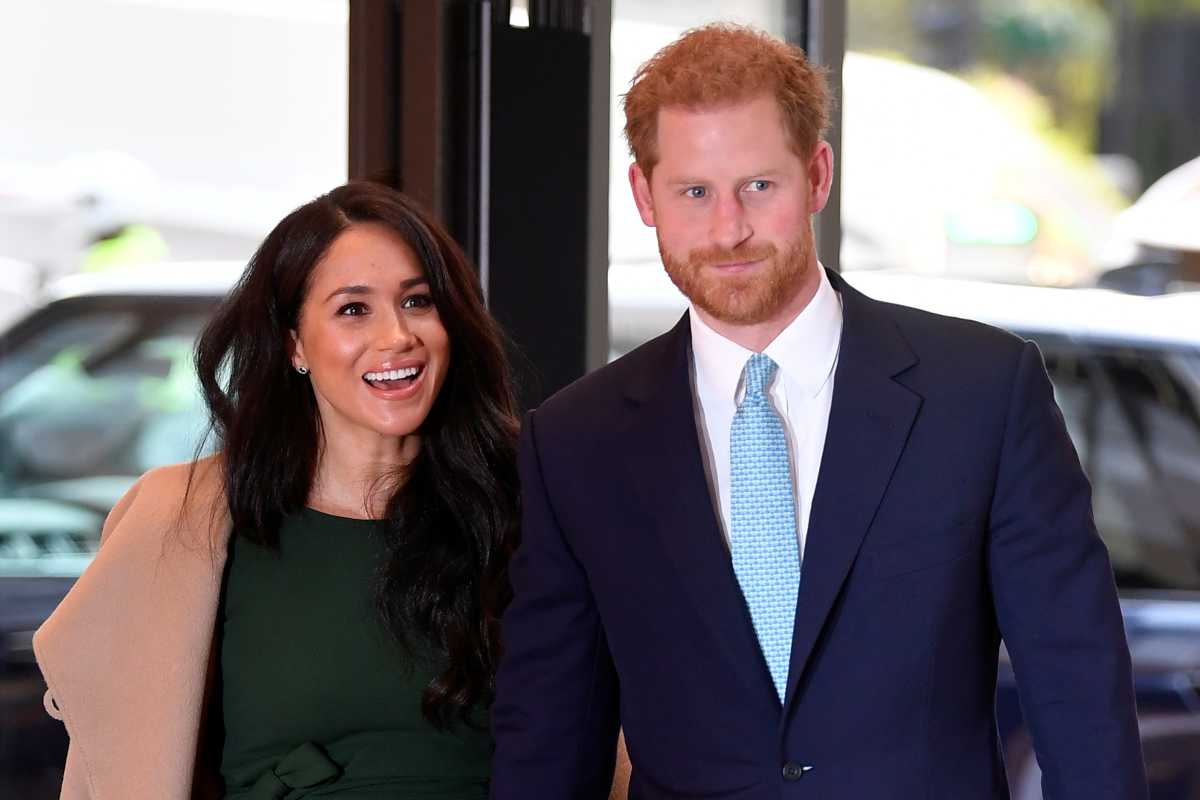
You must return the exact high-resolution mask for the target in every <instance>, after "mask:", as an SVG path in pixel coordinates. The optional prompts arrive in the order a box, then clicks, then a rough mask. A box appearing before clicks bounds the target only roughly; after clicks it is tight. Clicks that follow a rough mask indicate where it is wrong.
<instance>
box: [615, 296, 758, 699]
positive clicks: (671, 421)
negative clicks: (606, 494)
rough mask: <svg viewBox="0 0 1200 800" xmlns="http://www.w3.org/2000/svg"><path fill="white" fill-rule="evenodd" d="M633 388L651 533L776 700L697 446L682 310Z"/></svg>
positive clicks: (743, 669) (635, 435)
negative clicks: (652, 531) (680, 316)
mask: <svg viewBox="0 0 1200 800" xmlns="http://www.w3.org/2000/svg"><path fill="white" fill-rule="evenodd" d="M651 346H658V347H659V352H657V353H654V354H653V356H652V358H651V363H650V364H649V365H648V368H647V369H645V370H644V371H643V372H642V373H641V374H640V376H639V377H640V380H639V382H638V383H636V385H634V386H633V387H631V391H630V392H629V402H630V404H631V406H632V407H631V410H630V413H631V423H630V427H629V430H628V436H629V442H630V452H631V453H636V454H638V455H637V457H635V458H631V459H629V460H627V461H626V465H627V467H628V470H629V473H630V477H631V478H632V481H633V485H634V486H635V487H636V492H637V494H638V496H639V498H640V500H641V504H642V507H643V508H644V509H645V510H646V512H647V513H648V514H649V515H650V516H651V517H652V518H653V519H654V521H655V524H654V533H655V535H657V536H658V537H659V538H660V540H661V542H662V546H663V549H664V550H665V551H666V553H667V556H668V558H669V559H670V560H671V562H672V564H673V565H674V567H675V569H676V571H677V572H678V575H679V579H680V581H681V582H682V583H683V585H684V586H685V587H686V591H687V595H688V600H689V601H690V603H691V604H692V605H693V606H694V607H695V609H696V612H697V614H698V615H699V616H700V618H701V619H702V620H703V621H704V624H705V625H706V626H707V627H708V629H709V631H710V632H711V633H712V635H713V638H714V641H713V648H714V650H715V651H716V652H721V653H724V654H725V656H726V657H727V658H728V659H729V660H730V662H731V665H732V666H733V668H734V670H735V671H736V672H737V673H738V674H739V675H740V676H741V678H742V680H743V681H744V682H745V684H746V686H747V688H749V689H750V690H751V691H752V692H755V693H761V694H762V695H763V696H764V697H765V698H767V699H769V700H770V701H771V702H773V703H776V704H778V700H777V699H776V697H775V690H774V688H773V687H772V685H771V679H770V673H769V672H768V671H767V666H766V662H765V661H764V660H763V657H762V651H761V650H760V649H759V646H758V640H757V638H756V637H755V635H754V627H753V625H752V623H751V621H750V615H749V612H748V611H747V609H746V603H745V600H744V599H743V597H742V593H741V589H740V588H739V587H738V583H737V578H736V576H735V575H734V572H733V566H732V563H731V561H730V557H729V550H728V548H727V546H726V544H725V539H724V537H723V536H722V534H721V529H720V527H719V523H718V520H717V512H716V503H715V501H714V499H713V497H712V495H711V493H710V491H709V484H708V478H707V475H706V473H705V470H704V465H703V461H702V456H701V452H700V442H699V434H698V428H697V427H696V417H695V405H694V399H693V395H692V388H691V377H690V363H689V362H690V357H691V330H690V327H689V322H688V317H687V315H686V314H685V315H684V317H683V319H682V320H680V322H679V324H677V325H676V326H675V328H674V329H673V330H672V331H671V332H670V333H668V334H666V335H665V336H664V337H662V338H661V339H660V340H659V341H658V342H656V343H654V345H651Z"/></svg>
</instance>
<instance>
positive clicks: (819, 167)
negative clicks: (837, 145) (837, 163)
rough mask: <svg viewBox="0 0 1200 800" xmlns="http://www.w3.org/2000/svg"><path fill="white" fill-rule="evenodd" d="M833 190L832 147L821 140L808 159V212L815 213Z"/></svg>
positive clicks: (827, 200) (822, 206) (821, 207)
mask: <svg viewBox="0 0 1200 800" xmlns="http://www.w3.org/2000/svg"><path fill="white" fill-rule="evenodd" d="M832 190H833V148H832V147H830V146H829V142H826V141H825V140H823V139H822V140H821V141H819V142H817V146H816V147H814V148H813V154H812V158H810V159H809V161H808V213H810V214H816V213H817V212H818V211H820V210H821V209H823V208H825V204H826V203H828V202H829V193H830V192H831V191H832Z"/></svg>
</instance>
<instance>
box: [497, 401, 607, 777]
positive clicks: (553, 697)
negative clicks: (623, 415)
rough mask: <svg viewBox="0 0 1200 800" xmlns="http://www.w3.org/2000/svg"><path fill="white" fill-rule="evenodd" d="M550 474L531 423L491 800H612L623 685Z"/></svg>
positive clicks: (525, 436)
mask: <svg viewBox="0 0 1200 800" xmlns="http://www.w3.org/2000/svg"><path fill="white" fill-rule="evenodd" d="M572 466H574V465H572ZM585 466H586V465H582V464H580V465H578V468H580V469H584V468H585ZM543 469H544V463H543V460H542V454H541V453H540V452H539V448H538V441H537V432H536V425H535V417H534V415H533V414H532V413H531V414H530V415H529V416H527V417H526V420H525V425H524V428H523V430H522V432H521V444H520V471H521V504H522V531H521V545H520V547H519V548H518V550H517V552H516V554H515V555H514V557H513V560H512V563H511V565H510V568H509V569H510V575H511V579H512V586H513V594H514V596H513V601H512V604H511V605H510V606H509V608H508V610H507V612H506V613H505V615H504V639H505V655H504V658H503V659H502V661H501V664H500V669H499V671H498V674H497V677H496V701H495V703H494V704H493V707H492V731H493V734H494V737H495V741H496V751H495V754H494V757H493V762H492V763H493V767H492V785H491V797H492V798H493V800H518V798H519V799H520V800H527V798H531V797H546V798H551V797H552V798H562V799H563V800H567V799H568V798H571V799H575V798H578V799H581V800H592V798H595V800H606V798H608V796H609V788H610V785H611V783H612V777H613V764H614V760H615V757H616V755H615V748H616V740H617V727H618V712H617V703H618V697H617V682H616V675H615V670H614V667H613V663H612V658H611V656H610V654H609V650H608V644H607V642H606V640H605V635H604V629H603V627H602V626H601V623H600V617H599V614H598V612H597V609H596V603H595V600H594V599H593V597H592V593H591V589H590V587H589V583H588V577H587V573H586V571H585V570H584V567H583V565H582V564H581V563H580V561H579V559H578V558H577V557H576V555H575V553H574V552H573V551H572V549H571V547H570V544H569V542H568V540H567V537H566V536H565V535H564V531H563V529H562V527H561V525H560V523H559V520H558V518H557V516H556V514H555V511H554V504H553V499H552V498H551V497H550V494H549V492H548V490H547V485H546V480H545V474H544V472H543Z"/></svg>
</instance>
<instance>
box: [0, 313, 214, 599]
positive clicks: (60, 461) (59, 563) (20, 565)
mask: <svg viewBox="0 0 1200 800" xmlns="http://www.w3.org/2000/svg"><path fill="white" fill-rule="evenodd" d="M129 306H130V307H129V308H125V309H119V310H103V311H102V310H90V311H86V312H80V313H78V314H66V315H62V314H58V315H53V316H54V319H53V322H51V323H48V327H47V328H46V329H45V330H44V331H42V332H40V333H39V335H38V336H35V337H31V338H30V339H29V340H28V345H27V346H23V345H22V344H20V343H18V344H17V345H15V346H14V347H12V348H11V349H10V350H9V352H6V354H5V357H4V359H3V360H4V364H5V368H6V370H7V372H6V373H5V374H7V375H8V376H9V377H10V382H9V384H8V385H7V386H6V387H4V388H2V389H0V576H4V575H7V576H13V575H62V576H69V575H77V574H79V572H80V571H82V569H83V567H84V566H86V564H87V562H88V561H89V560H90V558H91V556H92V555H93V554H94V551H95V549H96V546H97V545H98V541H99V533H100V527H101V525H102V523H103V519H104V516H105V514H106V513H107V511H108V509H109V508H111V507H112V505H113V504H114V503H115V502H116V501H117V499H118V498H120V496H121V494H123V493H124V492H125V490H126V489H128V488H129V486H130V485H131V484H132V483H133V481H134V480H135V479H136V478H137V476H138V475H140V474H141V473H143V472H145V471H146V470H148V469H151V468H153V467H155V466H159V465H162V464H167V463H173V462H179V461H186V460H188V459H190V458H192V457H193V455H195V453H196V447H197V445H198V443H199V442H200V440H201V438H202V436H203V433H204V431H205V430H206V424H207V416H206V411H205V407H204V404H203V402H202V399H201V396H200V393H199V389H198V385H197V381H196V377H195V371H194V368H193V366H192V351H193V347H194V345H195V339H196V336H197V335H198V333H199V331H200V329H201V328H202V326H203V324H204V322H205V320H206V318H207V314H208V309H207V308H202V307H198V306H193V307H190V308H185V309H180V308H171V307H170V306H169V304H168V305H163V304H162V303H160V302H157V301H155V300H154V299H153V298H139V299H135V300H131V301H130V302H129ZM0 385H3V384H0Z"/></svg>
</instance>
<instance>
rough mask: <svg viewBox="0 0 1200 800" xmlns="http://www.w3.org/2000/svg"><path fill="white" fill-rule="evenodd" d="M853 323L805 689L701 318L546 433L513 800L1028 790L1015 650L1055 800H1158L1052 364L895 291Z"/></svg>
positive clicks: (969, 799)
mask: <svg viewBox="0 0 1200 800" xmlns="http://www.w3.org/2000/svg"><path fill="white" fill-rule="evenodd" d="M830 277H831V280H832V281H833V282H834V286H835V288H836V289H837V290H838V291H839V292H840V293H841V297H842V301H843V308H844V327H843V335H842V343H841V350H840V355H839V358H838V366H837V372H836V376H835V383H834V393H833V407H832V411H831V414H830V419H829V428H828V434H827V437H826V442H825V450H824V457H823V459H822V462H821V467H820V473H819V477H818V480H817V487H816V493H815V497H814V499H813V506H812V509H811V515H810V522H809V529H808V533H807V539H806V546H805V552H804V564H803V576H802V579H801V583H800V592H799V598H798V601H797V612H796V626H795V634H794V640H793V645H792V657H791V667H790V675H789V679H788V690H787V697H786V699H785V702H784V703H783V704H782V706H781V704H780V702H779V700H778V698H777V696H776V695H775V692H774V690H773V688H772V684H771V680H770V675H769V673H768V672H767V667H766V664H765V662H764V660H763V657H762V654H761V651H760V650H759V648H758V644H757V641H756V639H755V635H754V630H753V628H752V627H751V623H750V618H749V613H748V611H747V609H746V606H745V602H744V600H743V599H742V596H741V593H740V591H739V589H738V585H737V581H736V578H735V577H734V573H733V569H732V566H731V563H730V557H729V553H728V550H727V548H726V545H725V543H724V540H723V537H722V535H721V532H720V529H719V527H718V525H719V523H718V520H717V516H716V511H715V503H714V502H713V499H712V497H711V496H710V493H709V489H708V483H707V479H706V476H705V471H704V467H703V464H702V461H701V454H700V446H699V439H698V433H697V427H696V420H695V417H694V411H693V399H692V392H691V387H690V379H689V361H690V357H691V356H690V329H689V325H688V321H687V318H686V316H685V318H684V319H683V320H681V321H680V323H679V324H678V325H677V326H676V327H675V328H674V329H673V330H672V331H671V332H669V333H667V334H665V335H663V336H661V337H659V338H657V339H655V340H653V341H651V342H649V343H647V344H646V345H644V346H642V347H641V348H639V349H637V350H635V351H634V352H632V353H630V354H628V355H627V356H625V357H624V358H622V359H620V360H618V361H616V362H614V363H612V364H610V365H608V366H606V367H604V368H602V369H600V370H598V371H596V372H594V373H592V374H591V375H588V376H587V377H585V378H583V379H582V380H580V381H578V382H576V383H575V384H573V385H572V386H570V387H568V388H566V389H564V390H563V391H562V392H559V393H558V394H557V395H555V396H554V397H552V398H551V399H549V400H547V401H546V402H545V403H544V404H543V405H542V406H541V407H540V408H538V409H537V410H536V411H535V412H533V413H532V414H530V415H529V417H528V418H527V420H526V423H525V427H524V430H523V432H522V444H521V456H520V457H521V471H522V481H523V489H522V496H523V504H524V510H523V517H524V524H523V534H522V535H523V540H522V544H521V546H520V548H519V550H518V552H517V554H516V556H515V558H514V560H513V562H512V565H511V575H512V582H513V588H514V591H515V599H514V601H513V603H512V605H511V606H510V608H509V610H508V612H507V614H506V615H505V617H504V633H505V638H506V648H507V652H506V656H505V658H504V660H503V662H502V664H501V667H500V671H499V676H498V679H497V698H496V702H495V705H494V707H493V709H492V720H493V731H494V733H495V737H496V752H495V758H494V770H493V779H492V780H493V782H492V797H493V798H494V800H516V799H517V798H521V799H522V800H526V799H527V798H536V799H537V800H560V799H561V800H566V799H567V798H597V799H599V798H604V797H606V796H607V792H608V787H609V781H610V779H611V775H612V762H613V757H614V746H615V745H614V740H615V738H616V733H617V728H618V725H621V726H623V728H624V731H625V737H626V743H627V746H628V748H629V753H630V757H631V759H632V761H633V767H634V772H633V778H632V784H631V789H630V796H631V798H684V797H687V798H701V797H703V798H728V799H731V800H732V798H739V799H742V798H744V799H745V800H751V799H753V800H758V799H759V798H762V799H763V800H767V798H770V800H778V799H779V798H817V799H819V800H840V799H841V798H845V799H846V800H881V799H882V798H906V799H907V798H912V799H913V800H918V798H919V799H920V800H933V799H934V798H945V799H946V800H980V799H982V798H1004V797H1007V796H1008V790H1007V787H1006V781H1005V775H1004V767H1003V762H1002V757H1001V751H1000V745H999V742H998V738H997V732H996V720H995V712H994V697H995V688H996V669H997V652H998V648H999V646H1000V642H1001V640H1002V639H1003V641H1004V642H1005V644H1006V646H1007V648H1008V651H1009V653H1010V655H1011V658H1012V661H1013V665H1014V669H1015V671H1016V675H1017V680H1018V686H1019V691H1020V696H1021V702H1022V707H1023V710H1024V714H1025V718H1026V720H1027V721H1028V723H1029V725H1030V727H1031V730H1032V734H1033V741H1034V747H1035V750H1036V753H1037V755H1038V759H1039V761H1040V762H1041V765H1042V767H1043V783H1044V787H1045V794H1046V797H1047V798H1048V800H1066V799H1067V798H1078V800H1105V799H1106V798H1113V799H1114V800H1115V799H1116V798H1120V800H1130V799H1136V798H1143V797H1145V793H1146V789H1145V779H1144V775H1143V767H1142V759H1141V749H1140V746H1139V741H1138V733H1137V721H1136V716H1135V709H1134V700H1133V690H1132V679H1131V671H1130V662H1129V653H1128V650H1127V647H1126V644H1125V637H1124V631H1123V627H1122V619H1121V612H1120V608H1119V605H1118V602H1117V596H1116V591H1115V588H1114V585H1113V577H1112V572H1111V568H1110V566H1109V561H1108V556H1107V553H1106V551H1105V549H1104V546H1103V544H1102V543H1101V541H1100V539H1099V537H1098V536H1097V534H1096V530H1095V526H1094V523H1093V520H1092V512H1091V490H1090V487H1089V485H1088V482H1087V480H1086V478H1085V477H1084V475H1083V472H1082V470H1081V468H1080V465H1079V461H1078V458H1077V457H1076V454H1075V450H1074V448H1073V447H1072V445H1071V442H1070V440H1069V439H1068V437H1067V433H1066V429H1065V427H1064V425H1063V420H1062V416H1061V414H1060V412H1059V410H1058V408H1057V406H1056V405H1055V403H1054V399H1053V395H1052V390H1051V387H1050V383H1049V380H1048V378H1047V376H1046V372H1045V368H1044V366H1043V363H1042V360H1041V357H1040V354H1039V353H1038V351H1037V349H1036V347H1035V346H1034V345H1032V344H1030V343H1027V342H1024V341H1022V340H1020V339H1018V338H1016V337H1014V336H1012V335H1010V334H1007V333H1004V332H1001V331H998V330H995V329H993V328H989V327H986V326H983V325H979V324H976V323H971V322H966V321H963V320H956V319H950V318H946V317H938V316H934V315H931V314H927V313H924V312H920V311H916V310H913V309H909V308H904V307H901V306H894V305H888V304H884V303H880V302H877V301H874V300H871V299H869V298H867V297H865V296H863V295H862V294H860V293H858V292H856V291H855V290H854V289H852V288H850V287H848V286H847V285H846V284H845V283H844V282H843V281H842V280H841V279H840V278H839V277H838V276H837V275H831V276H830Z"/></svg>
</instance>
